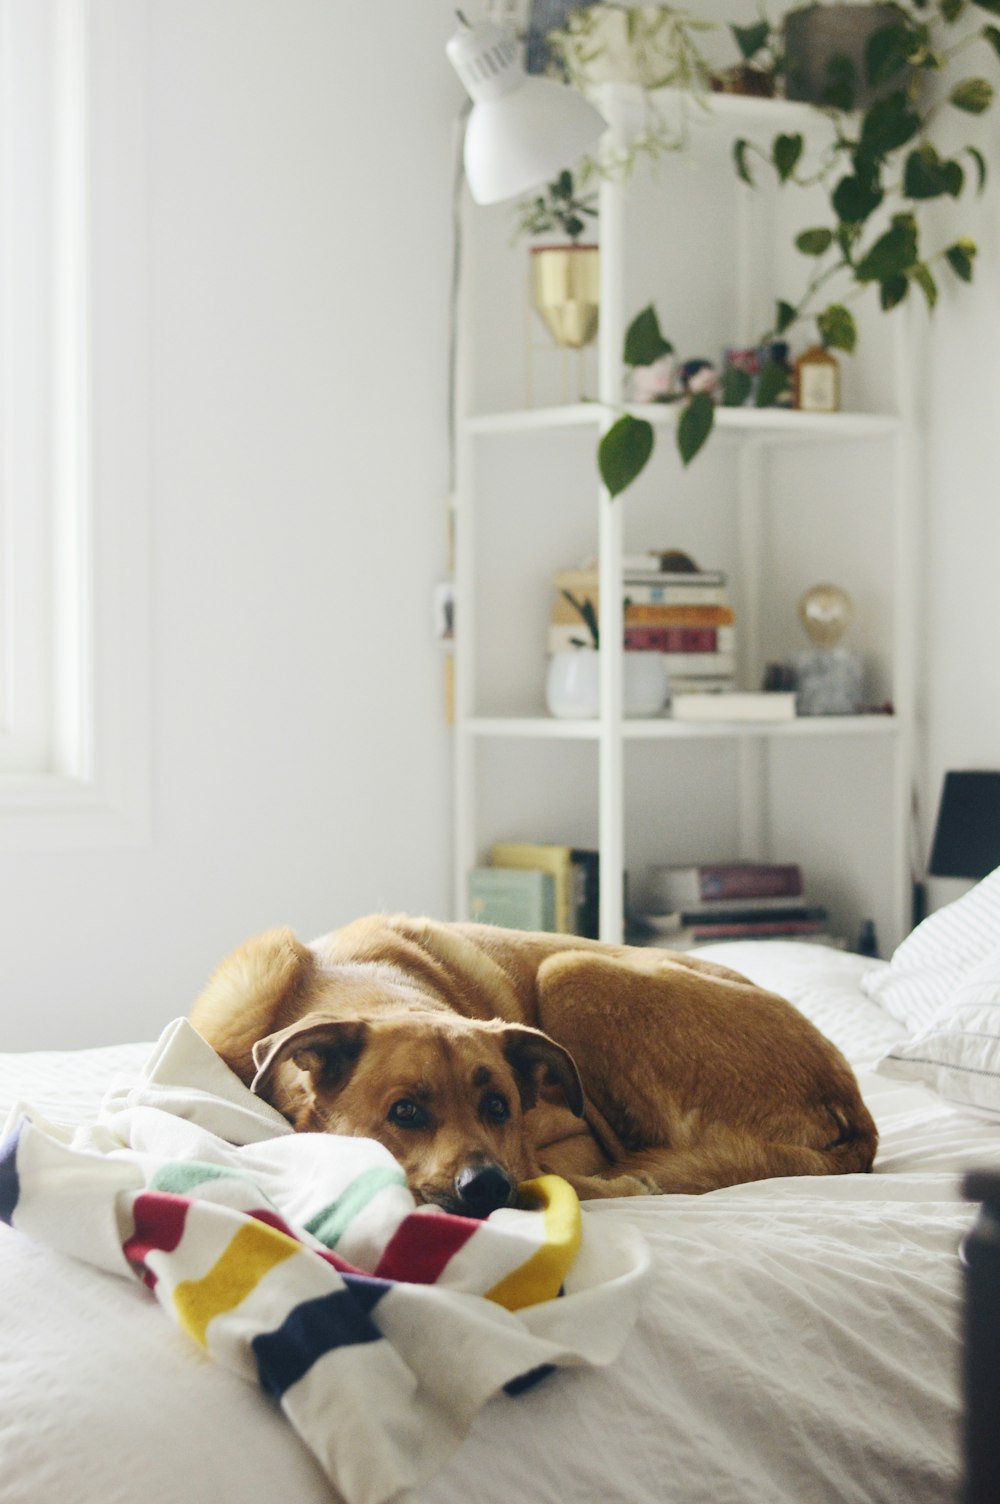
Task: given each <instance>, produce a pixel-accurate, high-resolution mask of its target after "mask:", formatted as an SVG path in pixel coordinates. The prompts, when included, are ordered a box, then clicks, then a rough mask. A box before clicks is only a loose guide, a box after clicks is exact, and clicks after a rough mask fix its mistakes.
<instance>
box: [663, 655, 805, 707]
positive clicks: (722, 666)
mask: <svg viewBox="0 0 1000 1504" xmlns="http://www.w3.org/2000/svg"><path fill="white" fill-rule="evenodd" d="M661 656H662V658H663V666H664V668H665V669H666V671H667V675H668V677H669V676H671V675H676V674H680V675H684V674H701V675H702V677H706V676H711V677H712V678H716V679H732V677H733V676H734V674H735V673H736V656H735V654H733V653H663V654H661ZM729 693H731V691H729V690H723V689H720V690H719V691H718V692H717V693H716V694H715V695H711V694H706V695H705V696H704V698H705V699H706V700H708V699H717V700H721V699H722V698H723V697H724V696H727V695H728V694H729ZM671 698H672V696H671ZM682 698H685V699H694V698H697V697H696V696H693V695H691V696H682ZM793 698H794V696H793Z"/></svg>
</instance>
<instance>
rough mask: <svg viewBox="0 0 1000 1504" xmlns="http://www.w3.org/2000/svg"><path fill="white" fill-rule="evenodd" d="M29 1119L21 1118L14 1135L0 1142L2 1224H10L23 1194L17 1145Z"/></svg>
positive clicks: (0, 1208) (0, 1216) (0, 1207)
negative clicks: (19, 1175)
mask: <svg viewBox="0 0 1000 1504" xmlns="http://www.w3.org/2000/svg"><path fill="white" fill-rule="evenodd" d="M26 1122H27V1118H21V1120H20V1122H19V1123H18V1125H17V1127H16V1128H15V1129H14V1131H13V1133H8V1135H7V1137H6V1138H5V1139H3V1140H2V1141H0V1222H10V1221H11V1220H12V1218H13V1216H14V1208H15V1206H16V1205H17V1199H18V1197H19V1196H20V1194H21V1182H20V1181H19V1180H18V1177H17V1145H18V1141H19V1139H20V1137H21V1129H22V1128H23V1127H24V1125H25V1123H26Z"/></svg>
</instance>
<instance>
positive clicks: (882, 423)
mask: <svg viewBox="0 0 1000 1504" xmlns="http://www.w3.org/2000/svg"><path fill="white" fill-rule="evenodd" d="M622 410H623V411H627V412H629V413H631V414H632V415H633V417H636V418H645V419H647V421H648V422H650V423H652V424H653V426H654V427H656V428H673V427H675V426H676V423H677V416H678V412H679V411H680V404H678V403H666V402H661V403H628V404H623V405H622ZM617 411H618V410H617V409H616V410H614V412H613V414H612V416H616V415H617ZM605 412H606V409H605V408H604V406H603V404H601V403H599V402H576V403H571V404H569V405H567V406H564V407H535V408H522V409H520V410H517V409H512V410H511V411H509V412H497V413H477V414H475V415H473V416H472V417H469V418H466V419H465V429H466V431H467V432H468V433H470V434H518V433H531V432H551V431H554V430H557V429H562V428H583V427H588V426H590V427H593V428H594V429H595V430H596V429H598V428H599V427H600V425H601V423H602V421H603V419H604V416H605ZM900 425H901V419H900V418H898V417H897V416H896V415H895V414H894V413H853V412H848V413H800V412H797V411H795V410H794V409H788V408H782V407H720V408H717V409H716V413H715V426H716V429H717V431H718V432H719V433H720V434H724V435H727V436H731V437H734V438H744V439H752V440H755V441H757V442H760V443H765V444H799V443H801V444H822V443H843V442H844V440H845V439H876V438H884V437H886V436H887V435H889V434H895V433H898V432H899V430H900Z"/></svg>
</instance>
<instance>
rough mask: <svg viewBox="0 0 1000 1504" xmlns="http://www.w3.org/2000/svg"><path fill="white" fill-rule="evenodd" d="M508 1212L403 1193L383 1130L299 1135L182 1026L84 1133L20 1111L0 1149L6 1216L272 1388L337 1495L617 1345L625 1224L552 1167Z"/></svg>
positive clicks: (628, 1295)
mask: <svg viewBox="0 0 1000 1504" xmlns="http://www.w3.org/2000/svg"><path fill="white" fill-rule="evenodd" d="M523 1204H524V1206H525V1207H526V1208H528V1209H523V1210H522V1209H517V1210H515V1209H505V1210H502V1211H498V1212H494V1213H493V1215H492V1216H491V1217H490V1218H489V1220H488V1221H486V1222H475V1221H470V1220H468V1219H466V1218H461V1217H452V1216H449V1215H446V1214H444V1213H441V1212H437V1211H435V1210H434V1209H432V1208H429V1207H419V1208H418V1207H416V1206H415V1204H414V1201H413V1197H412V1196H411V1194H410V1192H409V1190H408V1188H407V1186H406V1181H405V1177H404V1175H403V1172H402V1170H401V1169H400V1167H399V1166H398V1165H397V1163H396V1162H395V1160H393V1159H392V1157H391V1156H390V1155H389V1153H388V1151H387V1150H385V1149H384V1148H383V1147H382V1146H381V1145H380V1144H377V1143H375V1142H374V1141H372V1140H369V1139H355V1138H340V1137H336V1136H333V1135H330V1134H298V1133H294V1132H293V1131H292V1130H291V1128H290V1126H289V1124H288V1123H287V1122H286V1121H285V1119H284V1118H282V1117H281V1116H280V1115H279V1114H278V1113H276V1112H275V1111H274V1110H273V1109H272V1108H271V1107H269V1106H268V1105H267V1104H266V1103H264V1102H261V1101H260V1100H258V1098H256V1097H254V1096H253V1095H252V1094H251V1093H250V1092H249V1091H248V1090H247V1089H246V1087H244V1086H243V1084H242V1082H240V1081H239V1080H238V1078H237V1077H236V1076H234V1075H233V1074H232V1073H231V1072H230V1071H229V1070H228V1069H227V1068H226V1066H225V1065H224V1064H223V1063H222V1061H221V1060H220V1059H219V1058H218V1056H217V1055H216V1054H215V1052H214V1051H213V1050H212V1049H211V1048H210V1047H209V1046H208V1045H207V1044H206V1043H205V1042H204V1041H203V1040H202V1039H201V1037H200V1036H199V1035H198V1034H197V1033H196V1032H195V1031H194V1030H193V1029H192V1028H191V1026H190V1025H189V1024H188V1023H187V1021H186V1020H184V1019H178V1020H176V1021H175V1022H174V1023H172V1024H171V1025H170V1026H169V1028H168V1029H167V1030H166V1031H165V1033H164V1034H163V1036H162V1038H161V1039H160V1041H159V1044H158V1045H157V1047H156V1049H155V1051H154V1053H153V1055H152V1057H151V1059H150V1061H149V1063H148V1065H147V1067H146V1069H145V1071H144V1072H143V1074H142V1076H141V1077H140V1078H139V1080H138V1081H137V1082H136V1083H134V1084H131V1085H129V1086H123V1087H121V1088H120V1089H116V1090H114V1091H112V1092H111V1093H110V1094H109V1096H108V1097H107V1098H106V1100H105V1103H104V1106H103V1108H102V1110H101V1113H100V1115H99V1117H98V1119H97V1121H96V1122H95V1123H93V1124H92V1125H89V1126H87V1127H86V1128H78V1129H76V1130H75V1131H73V1130H70V1129H68V1128H63V1127H61V1126H60V1125H58V1124H55V1123H51V1122H47V1121H46V1120H45V1119H44V1118H42V1117H41V1116H40V1115H39V1114H37V1113H33V1112H32V1111H31V1109H30V1107H26V1106H25V1105H24V1104H19V1105H18V1107H16V1108H15V1110H14V1112H13V1113H12V1114H11V1118H10V1121H9V1123H8V1130H7V1132H6V1133H5V1135H4V1137H3V1140H2V1141H0V1218H2V1219H3V1220H4V1221H6V1222H8V1223H9V1224H10V1225H11V1226H13V1227H14V1228H15V1229H17V1230H18V1231H19V1232H22V1233H24V1234H26V1235H27V1236H28V1237H30V1238H33V1239H35V1240H36V1241H38V1242H40V1243H44V1244H47V1245H48V1246H50V1247H52V1248H55V1249H58V1250H60V1251H61V1252H63V1253H65V1254H68V1255H71V1256H73V1257H75V1258H78V1259H83V1260H85V1261H87V1262H88V1263H90V1264H93V1265H96V1266H97V1267H99V1268H101V1269H105V1270H108V1271H109V1272H111V1273H113V1274H118V1275H122V1276H124V1277H127V1278H129V1279H135V1278H139V1279H141V1280H142V1281H143V1282H144V1283H145V1284H146V1286H147V1287H148V1288H149V1289H150V1290H151V1291H152V1292H153V1294H154V1296H155V1297H156V1299H157V1300H158V1301H159V1303H160V1305H161V1306H162V1308H163V1310H164V1311H166V1312H167V1314H168V1315H169V1316H170V1318H171V1319H172V1320H173V1321H174V1322H175V1323H176V1324H177V1326H178V1327H179V1328H181V1329H182V1330H183V1331H184V1332H186V1333H188V1334H189V1335H190V1337H191V1338H193V1339H194V1341H195V1342H197V1343H198V1344H199V1345H200V1347H201V1348H202V1349H203V1350H204V1351H205V1352H206V1353H207V1354H208V1355H209V1356H210V1357H211V1358H213V1359H214V1360H215V1361H216V1362H218V1363H221V1364H224V1365H226V1366H227V1367H229V1368H231V1369H234V1370H236V1371H237V1372H238V1373H240V1374H242V1375H244V1376H245V1377H246V1378H248V1379H251V1380H253V1381H255V1382H258V1383H260V1384H261V1385H262V1386H263V1388H264V1389H265V1390H266V1391H267V1392H268V1393H269V1394H271V1395H272V1396H273V1397H274V1399H275V1401H276V1402H277V1403H279V1404H280V1405H281V1407H282V1409H283V1411H284V1413H285V1415H286V1416H287V1418H288V1420H289V1421H290V1422H291V1424H292V1426H293V1427H294V1428H295V1430H296V1432H297V1433H298V1435H299V1436H300V1437H301V1439H302V1440H303V1441H304V1443H305V1444H306V1445H307V1446H308V1447H309V1448H310V1449H311V1450H312V1451H313V1453H314V1454H315V1456H316V1458H317V1459H318V1461H319V1463H320V1464H321V1466H322V1467H323V1468H324V1470H325V1471H326V1473H327V1475H328V1477H329V1478H330V1479H331V1481H332V1482H333V1483H334V1484H335V1485H336V1487H337V1488H338V1489H339V1490H340V1492H341V1494H342V1495H343V1497H344V1499H345V1500H347V1504H383V1501H387V1500H390V1499H398V1498H402V1497H405V1495H406V1493H407V1491H408V1490H409V1489H411V1488H412V1487H415V1486H417V1485H419V1484H421V1483H423V1482H426V1481H427V1480H428V1479H429V1478H430V1477H432V1476H433V1474H434V1473H435V1472H436V1471H437V1469H438V1468H439V1467H440V1466H441V1465H442V1464H443V1463H444V1461H445V1460H446V1459H447V1457H448V1456H449V1455H450V1453H451V1452H452V1451H453V1450H454V1448H455V1447H456V1446H457V1445H458V1444H459V1442H460V1441H461V1439H462V1437H463V1436H464V1435H465V1433H466V1431H467V1430H468V1427H469V1426H470V1424H471V1422H472V1420H473V1418H474V1416H475V1414H476V1412H477V1411H478V1410H479V1409H480V1408H481V1406H482V1405H483V1404H485V1403H486V1401H487V1400H489V1399H490V1398H491V1397H492V1396H494V1395H496V1394H497V1393H498V1392H499V1391H500V1390H506V1392H507V1393H508V1394H520V1393H521V1392H527V1391H528V1390H530V1388H531V1386H532V1384H533V1383H534V1382H535V1381H537V1380H538V1379H539V1378H541V1377H542V1376H544V1375H545V1374H547V1373H549V1372H551V1370H552V1369H553V1368H556V1367H559V1366H562V1365H573V1364H585V1363H591V1364H605V1363H608V1362H610V1361H612V1359H613V1358H614V1357H615V1356H616V1355H617V1354H618V1352H619V1351H620V1349H621V1347H622V1346H623V1344H624V1342H625V1339H626V1337H627V1335H628V1332H629V1330H630V1329H631V1326H632V1323H633V1320H634V1316H635V1313H636V1309H637V1305H638V1300H639V1295H640V1291H641V1287H642V1284H643V1281H644V1277H645V1274H646V1272H647V1267H648V1255H647V1251H646V1248H645V1245H644V1244H643V1243H642V1241H641V1239H640V1238H639V1236H638V1234H636V1233H635V1232H634V1231H633V1229H631V1228H630V1227H628V1226H627V1225H624V1224H621V1225H619V1224H616V1223H615V1221H614V1219H612V1218H607V1217H602V1218H601V1219H600V1221H599V1224H596V1223H595V1224H590V1223H588V1220H587V1218H586V1215H585V1213H584V1214H581V1209H580V1205H579V1203H578V1201H577V1199H576V1196H575V1195H574V1193H573V1192H572V1191H571V1189H570V1188H569V1186H567V1185H566V1183H565V1182H564V1181H562V1180H560V1179H558V1178H557V1177H555V1176H544V1177H542V1178H541V1179H539V1180H537V1181H533V1182H531V1183H530V1184H529V1185H527V1186H526V1187H524V1188H523ZM523 1403H530V1400H525V1401H523Z"/></svg>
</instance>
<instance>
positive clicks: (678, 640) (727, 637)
mask: <svg viewBox="0 0 1000 1504" xmlns="http://www.w3.org/2000/svg"><path fill="white" fill-rule="evenodd" d="M625 646H626V647H627V648H633V649H645V650H646V651H648V652H654V653H728V654H730V655H731V654H732V651H733V647H734V643H733V629H732V627H721V628H720V627H654V626H635V627H633V626H629V624H628V622H626V624H625Z"/></svg>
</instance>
